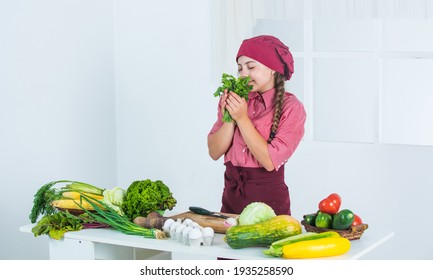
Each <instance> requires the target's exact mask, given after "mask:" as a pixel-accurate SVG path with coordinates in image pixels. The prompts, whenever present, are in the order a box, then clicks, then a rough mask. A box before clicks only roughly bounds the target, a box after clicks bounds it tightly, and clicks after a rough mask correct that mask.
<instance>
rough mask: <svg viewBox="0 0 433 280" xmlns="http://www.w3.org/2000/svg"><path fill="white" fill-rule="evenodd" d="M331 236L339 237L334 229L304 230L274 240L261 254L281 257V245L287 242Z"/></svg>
mask: <svg viewBox="0 0 433 280" xmlns="http://www.w3.org/2000/svg"><path fill="white" fill-rule="evenodd" d="M331 237H340V234H338V233H337V232H335V231H324V232H321V233H316V232H306V233H301V234H298V235H293V236H289V237H287V238H283V239H281V240H278V241H275V242H273V243H272V244H271V246H270V247H269V249H267V250H263V254H265V255H268V256H274V257H281V256H282V255H283V246H284V245H288V244H293V243H296V242H300V241H306V240H315V239H321V238H331Z"/></svg>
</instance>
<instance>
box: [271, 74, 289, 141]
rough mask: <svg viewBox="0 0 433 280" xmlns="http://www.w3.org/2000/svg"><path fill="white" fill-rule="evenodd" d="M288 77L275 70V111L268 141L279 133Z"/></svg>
mask: <svg viewBox="0 0 433 280" xmlns="http://www.w3.org/2000/svg"><path fill="white" fill-rule="evenodd" d="M285 81H286V78H285V77H284V75H282V74H280V73H278V72H275V77H274V82H275V112H274V118H273V121H272V126H271V133H270V134H269V138H268V143H271V141H272V140H273V139H274V138H275V134H276V133H277V129H278V125H279V124H280V118H281V113H282V108H283V103H284V94H285V92H286V90H285V88H284V84H285Z"/></svg>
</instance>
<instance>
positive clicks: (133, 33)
mask: <svg viewBox="0 0 433 280" xmlns="http://www.w3.org/2000/svg"><path fill="white" fill-rule="evenodd" d="M210 3H211V1H197V0H188V1H182V2H180V1H158V2H156V1H155V2H149V1H127V3H124V2H122V3H121V4H120V3H119V4H117V5H116V8H115V19H116V20H115V26H116V27H115V30H116V32H115V38H116V93H117V97H118V99H117V112H118V113H117V127H118V134H117V137H118V178H119V184H120V185H122V186H124V187H127V186H128V185H129V184H130V183H131V182H132V181H134V180H137V179H147V178H149V179H152V180H157V179H158V180H162V181H163V182H164V183H165V184H166V185H167V186H169V187H170V189H171V190H172V191H173V193H174V196H175V198H176V199H177V200H178V204H177V206H176V208H175V209H173V210H177V211H186V210H187V209H188V206H190V205H202V206H205V205H206V206H207V207H210V208H211V209H217V210H219V207H220V205H219V202H220V196H221V192H222V188H221V186H222V180H223V177H222V173H221V172H222V167H223V166H222V164H220V163H215V162H214V161H212V160H211V159H210V157H209V156H208V152H207V144H206V137H207V133H208V131H209V130H210V127H211V125H212V121H213V119H214V118H215V117H216V104H217V99H216V98H215V97H213V92H214V91H215V90H216V88H217V87H218V83H219V78H218V77H214V76H213V75H212V74H213V73H212V65H211V61H212V53H213V46H212V45H211V42H212V39H213V38H212V31H211V30H212V28H213V27H212V11H211V4H210ZM167 7H169V9H168V8H167Z"/></svg>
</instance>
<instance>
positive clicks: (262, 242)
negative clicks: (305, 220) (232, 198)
mask: <svg viewBox="0 0 433 280" xmlns="http://www.w3.org/2000/svg"><path fill="white" fill-rule="evenodd" d="M301 232H302V228H301V224H300V223H299V221H298V220H296V219H295V218H293V217H292V216H290V215H277V216H275V217H273V218H270V219H268V220H266V221H264V222H261V223H257V224H252V225H237V226H232V227H230V228H228V229H227V231H226V235H225V236H224V241H225V242H226V243H227V244H228V245H229V246H230V247H231V248H233V249H240V248H246V247H267V246H270V245H271V244H272V243H273V242H275V241H277V240H280V239H283V238H286V237H289V236H293V235H297V234H300V233H301Z"/></svg>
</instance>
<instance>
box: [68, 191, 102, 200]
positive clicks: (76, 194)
mask: <svg viewBox="0 0 433 280" xmlns="http://www.w3.org/2000/svg"><path fill="white" fill-rule="evenodd" d="M83 195H84V196H90V197H93V198H95V199H97V200H102V199H104V196H103V195H98V194H92V193H86V192H81V193H80V192H76V191H68V192H64V193H62V196H63V197H64V198H72V199H75V200H79V199H80V198H81V197H82V196H83Z"/></svg>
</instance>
